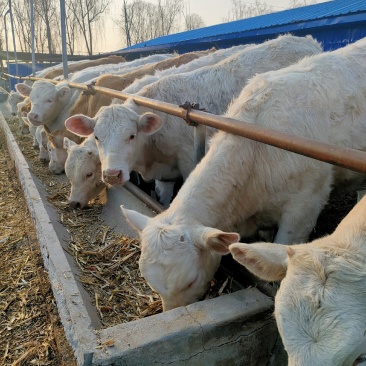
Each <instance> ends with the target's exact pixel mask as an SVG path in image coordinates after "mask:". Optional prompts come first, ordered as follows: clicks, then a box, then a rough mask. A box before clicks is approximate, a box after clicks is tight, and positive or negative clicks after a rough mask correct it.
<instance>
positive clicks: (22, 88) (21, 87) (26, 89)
mask: <svg viewBox="0 0 366 366" xmlns="http://www.w3.org/2000/svg"><path fill="white" fill-rule="evenodd" d="M15 89H16V90H17V91H18V92H19V93H20V94H21V95H23V97H29V94H30V93H31V91H32V87H31V86H29V85H27V84H24V83H19V84H15Z"/></svg>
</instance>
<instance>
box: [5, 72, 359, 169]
mask: <svg viewBox="0 0 366 366" xmlns="http://www.w3.org/2000/svg"><path fill="white" fill-rule="evenodd" d="M5 75H7V76H10V77H15V76H12V75H8V74H5ZM22 79H25V78H24V77H22ZM26 79H28V80H48V79H41V78H35V77H27V78H26ZM51 82H54V83H57V82H56V81H54V80H51ZM68 85H69V86H70V87H72V88H78V89H82V90H88V89H89V88H88V86H87V85H84V84H77V83H72V82H70V83H68ZM92 88H93V89H94V90H95V91H97V92H100V93H102V94H105V95H108V96H110V97H114V98H119V99H123V100H125V99H127V98H132V99H133V100H134V101H135V102H136V104H138V105H141V106H144V107H147V108H152V109H155V110H158V111H161V112H165V113H169V114H172V115H174V116H177V117H182V116H186V117H188V119H190V120H192V121H194V122H197V123H202V124H204V125H206V126H211V127H214V128H217V129H220V130H223V131H226V132H229V133H232V134H235V135H239V136H242V137H246V138H248V139H251V140H254V141H258V142H262V143H265V144H268V145H271V146H275V147H278V148H280V149H284V150H287V151H291V152H294V153H297V154H300V155H304V156H307V157H310V158H313V159H316V160H321V161H324V162H326V163H330V164H334V165H337V166H340V167H342V168H346V169H351V170H354V171H356V172H360V173H366V153H365V152H363V151H359V150H355V149H351V148H347V147H341V146H335V145H331V144H327V143H324V142H320V141H315V140H311V139H308V138H305V137H300V136H295V135H291V134H287V133H283V132H279V131H276V130H272V129H268V128H264V127H261V126H257V125H253V124H250V123H246V122H244V121H238V120H235V119H232V118H227V117H223V116H217V115H214V114H210V113H205V112H202V111H198V110H193V109H191V110H190V111H186V110H185V109H183V108H180V107H179V106H176V105H174V104H170V103H166V102H162V101H157V100H154V99H148V98H144V97H141V96H137V95H132V94H127V93H123V92H120V91H116V90H112V89H108V88H104V87H99V86H92Z"/></svg>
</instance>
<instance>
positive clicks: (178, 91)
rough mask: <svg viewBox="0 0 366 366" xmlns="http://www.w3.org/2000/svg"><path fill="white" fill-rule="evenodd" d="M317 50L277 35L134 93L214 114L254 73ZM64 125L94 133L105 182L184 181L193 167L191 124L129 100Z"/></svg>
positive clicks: (308, 43) (308, 40)
mask: <svg viewBox="0 0 366 366" xmlns="http://www.w3.org/2000/svg"><path fill="white" fill-rule="evenodd" d="M320 52H321V47H320V45H319V44H318V42H316V41H315V40H314V39H313V38H311V37H295V36H290V35H286V36H281V37H278V38H277V39H275V40H271V41H267V42H265V43H263V44H260V45H252V46H249V47H245V48H244V49H243V50H241V51H239V52H236V53H234V54H233V55H232V56H231V57H228V58H226V59H224V60H222V61H221V62H219V63H218V64H216V65H213V66H206V67H203V68H200V69H198V70H196V71H192V72H190V73H185V74H177V75H170V76H167V77H165V78H163V79H161V80H159V81H157V82H155V83H153V84H150V85H148V86H146V87H145V88H143V89H142V90H141V91H140V92H139V93H138V95H141V96H144V97H148V98H151V99H155V100H161V101H165V102H170V103H173V104H181V103H183V102H184V101H186V100H188V101H190V102H198V103H200V104H201V106H203V107H207V108H208V109H209V111H210V112H213V113H217V114H219V113H223V112H224V111H225V110H226V108H227V105H228V104H229V103H230V101H231V99H232V98H233V97H234V96H236V95H238V94H239V93H240V91H241V89H242V88H243V86H244V85H245V83H246V82H247V80H248V79H249V78H250V77H252V76H253V75H255V74H256V73H257V72H260V71H265V70H272V69H279V68H281V67H284V66H286V65H290V64H292V63H293V62H295V61H298V60H299V59H301V58H303V57H305V56H306V55H314V54H318V53H320ZM65 124H66V127H67V128H68V129H70V130H71V131H72V132H74V133H75V134H79V135H80V136H87V135H89V134H91V133H93V132H94V134H95V138H96V139H97V142H98V149H99V156H100V159H101V162H102V171H103V181H104V182H106V183H108V184H111V185H117V184H124V183H125V182H126V181H128V180H129V179H130V172H131V171H132V170H135V171H137V172H139V173H140V174H141V176H142V177H143V178H144V180H146V181H150V180H159V181H164V180H175V179H177V178H179V177H180V176H182V177H183V179H184V180H185V179H186V178H187V177H188V174H189V173H190V172H191V171H192V169H193V168H194V159H193V148H192V147H193V129H192V128H191V127H188V126H187V125H186V124H185V123H184V122H182V120H181V118H179V117H175V116H172V115H169V114H166V113H162V112H156V113H153V112H152V111H151V109H148V108H145V107H139V106H137V105H136V104H135V103H134V102H133V101H132V100H127V101H126V102H125V103H124V104H115V105H111V106H108V107H104V108H102V109H100V111H99V113H98V114H97V115H96V116H95V118H88V117H86V116H83V115H76V116H74V117H71V118H69V119H68V120H67V121H66V122H65Z"/></svg>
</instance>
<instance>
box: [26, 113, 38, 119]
mask: <svg viewBox="0 0 366 366" xmlns="http://www.w3.org/2000/svg"><path fill="white" fill-rule="evenodd" d="M28 118H29V119H30V120H31V121H37V119H38V114H36V113H28Z"/></svg>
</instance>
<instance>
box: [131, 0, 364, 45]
mask: <svg viewBox="0 0 366 366" xmlns="http://www.w3.org/2000/svg"><path fill="white" fill-rule="evenodd" d="M362 12H366V0H333V1H328V2H325V3H320V4H314V5H308V6H304V7H300V8H295V9H289V10H284V11H280V12H276V13H271V14H265V15H260V16H257V17H253V18H246V19H241V20H236V21H233V22H229V23H223V24H217V25H213V26H210V27H205V28H199V29H194V30H191V31H186V32H181V33H176V34H170V35H167V36H163V37H158V38H155V39H152V40H150V41H146V42H142V43H138V44H135V45H133V46H131V47H128V48H125V49H124V50H130V49H131V50H132V49H134V48H142V47H152V46H159V45H164V44H169V43H178V42H183V41H188V40H195V39H201V38H206V37H215V36H219V35H226V34H230V33H237V32H245V31H252V30H256V29H258V30H259V29H263V28H270V27H275V26H281V25H287V24H294V23H298V22H306V21H310V20H318V19H324V18H330V17H337V16H341V15H347V14H357V13H362Z"/></svg>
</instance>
